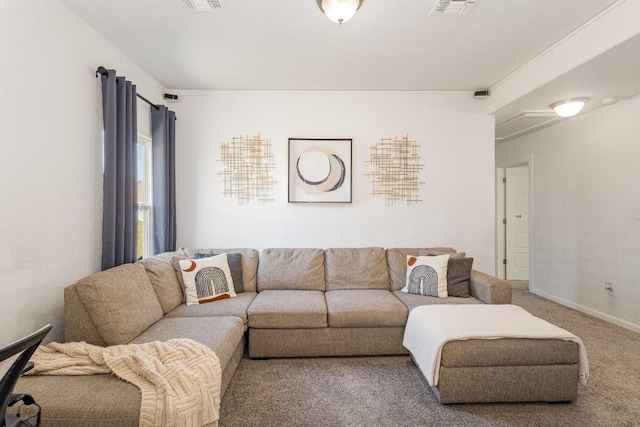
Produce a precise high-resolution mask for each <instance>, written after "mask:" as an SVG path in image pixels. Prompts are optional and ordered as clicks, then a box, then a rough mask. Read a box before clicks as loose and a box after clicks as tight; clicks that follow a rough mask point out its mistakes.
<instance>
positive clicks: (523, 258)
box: [505, 165, 529, 280]
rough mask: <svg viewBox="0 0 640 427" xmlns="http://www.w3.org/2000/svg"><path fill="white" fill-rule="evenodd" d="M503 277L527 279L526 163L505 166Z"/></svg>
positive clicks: (527, 170) (527, 181) (527, 196)
mask: <svg viewBox="0 0 640 427" xmlns="http://www.w3.org/2000/svg"><path fill="white" fill-rule="evenodd" d="M506 178H507V181H506V196H505V205H506V206H505V207H506V219H507V224H506V236H505V240H506V247H507V248H506V260H507V265H506V278H507V279H509V280H529V166H528V165H524V166H517V167H513V168H506Z"/></svg>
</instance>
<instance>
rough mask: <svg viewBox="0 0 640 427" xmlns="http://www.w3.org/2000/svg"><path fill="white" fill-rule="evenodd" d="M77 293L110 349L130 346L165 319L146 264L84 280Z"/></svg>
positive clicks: (112, 269) (101, 273)
mask: <svg viewBox="0 0 640 427" xmlns="http://www.w3.org/2000/svg"><path fill="white" fill-rule="evenodd" d="M75 289H76V293H77V295H78V297H79V299H80V301H81V302H82V304H83V305H84V306H85V307H86V309H87V312H88V313H89V315H90V316H91V320H92V321H93V323H94V325H95V326H96V329H97V330H98V332H99V333H100V335H102V338H103V339H104V341H105V343H107V345H118V344H126V343H128V342H129V341H131V340H132V339H133V338H135V337H137V336H138V335H140V334H141V333H142V332H143V331H144V330H145V329H147V328H148V327H149V326H151V325H153V324H154V323H156V322H157V321H158V320H160V319H161V318H162V314H163V312H162V306H161V305H160V302H159V301H158V297H157V296H156V292H155V291H154V290H153V285H152V284H151V282H150V281H149V276H147V271H146V269H145V267H144V266H143V265H142V264H139V263H136V264H123V265H120V266H118V267H114V268H111V269H109V270H105V271H102V272H100V273H96V274H93V275H91V276H88V277H85V278H84V279H80V280H79V281H78V283H77V285H76V288H75Z"/></svg>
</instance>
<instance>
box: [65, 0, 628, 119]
mask: <svg viewBox="0 0 640 427" xmlns="http://www.w3.org/2000/svg"><path fill="white" fill-rule="evenodd" d="M61 1H62V3H64V4H66V5H67V6H68V7H69V8H70V9H71V10H73V11H74V12H75V13H76V14H78V15H79V16H80V17H81V18H82V19H83V20H85V21H86V22H87V23H88V24H89V25H91V26H92V27H93V28H94V29H96V30H97V31H98V32H99V33H101V34H102V35H103V36H104V37H105V38H106V39H108V40H109V41H110V42H111V43H112V44H114V45H115V46H116V47H118V48H119V49H120V50H121V51H122V52H124V53H125V54H126V55H127V56H128V57H129V58H131V59H132V60H133V61H134V62H136V63H137V64H138V65H140V66H141V67H142V68H143V69H144V70H146V71H147V72H148V73H149V74H151V75H152V76H153V77H155V78H156V79H157V80H158V81H159V82H160V83H161V84H162V85H163V86H165V87H166V88H167V89H170V90H171V89H173V90H178V89H180V90H188V89H198V90H312V91H324V90H332V91H333V90H349V91H475V90H478V89H488V88H492V87H493V86H494V85H496V84H498V83H500V82H501V81H502V80H503V79H505V77H507V76H509V75H510V74H511V73H513V72H514V71H516V70H518V69H520V68H521V67H523V66H524V65H525V64H527V63H528V62H529V61H530V60H531V59H532V58H534V57H536V56H537V55H539V54H540V53H542V52H544V51H545V50H547V49H548V48H549V47H551V46H552V45H554V44H555V43H556V42H558V41H559V40H561V39H563V38H564V37H566V36H567V35H568V34H570V33H572V32H573V31H575V30H576V29H577V28H579V27H581V26H582V25H584V24H585V23H587V22H589V21H590V20H591V19H592V18H593V17H594V16H596V15H598V14H599V13H601V12H602V11H604V10H605V9H607V8H608V7H609V6H611V5H612V4H614V3H616V2H618V0H562V1H559V0H476V5H475V7H474V8H473V10H472V11H471V13H470V14H469V15H467V16H431V15H430V12H431V10H432V9H433V6H434V4H435V3H436V0H392V1H391V0H365V1H364V3H363V5H362V7H361V8H360V10H359V11H358V12H357V13H356V15H355V16H354V18H353V19H351V20H350V21H349V22H347V23H345V24H343V25H337V24H335V23H333V22H331V21H329V20H328V19H327V18H326V17H325V16H324V15H323V14H322V12H321V11H320V9H319V8H318V6H317V4H316V1H315V0H268V1H266V0H219V1H220V3H221V5H222V10H221V11H217V12H209V13H188V12H186V11H185V8H184V7H183V6H182V2H181V0H109V1H104V0H61ZM639 46H640V39H638V40H636V41H635V42H633V43H630V45H629V46H627V48H629V49H632V50H634V52H636V54H635V55H636V56H635V58H640V55H639V54H638V53H640V51H639V50H638V48H639ZM623 50H624V49H622V48H621V51H620V52H618V53H617V54H616V53H615V52H614V53H611V54H610V55H611V58H613V59H616V60H618V61H623V62H624V61H626V62H625V66H624V67H623V68H624V69H625V73H626V74H627V76H626V77H631V76H633V74H634V72H635V76H636V78H635V79H634V78H630V79H629V80H631V81H633V82H632V83H633V84H635V85H636V86H637V85H638V84H637V82H635V80H640V79H637V76H638V75H639V72H640V59H637V60H634V61H633V62H637V64H633V66H629V64H628V62H629V61H630V60H629V59H628V56H627V57H625V53H624V51H623ZM611 58H609V60H612V59H611ZM594 61H596V62H597V58H596V59H595V60H594ZM105 65H107V66H108V64H105ZM587 65H588V64H585V66H587ZM605 66H606V65H605ZM602 71H603V65H602V64H600V65H597V64H595V63H594V64H591V66H590V67H588V68H587V69H586V72H585V73H586V74H585V75H586V76H589V78H585V79H582V80H581V79H578V78H577V77H576V75H582V74H583V73H582V72H580V70H572V71H571V72H572V73H577V74H575V75H574V76H573V77H572V76H570V75H569V76H568V77H565V79H564V80H562V77H560V78H559V80H558V79H557V80H558V81H557V82H556V81H552V82H549V83H547V84H546V85H543V86H541V87H540V88H539V89H537V90H536V91H532V92H531V93H529V94H527V95H526V96H523V97H522V98H520V99H518V100H516V101H514V102H512V103H511V105H508V106H504V107H503V108H501V109H500V110H499V111H497V112H495V114H496V118H497V122H498V123H500V122H501V121H504V120H505V119H509V118H510V117H512V116H514V115H516V114H517V113H518V112H521V111H526V110H535V109H541V108H542V109H548V105H549V102H550V101H549V100H548V99H552V100H557V99H562V98H563V97H565V96H564V93H570V96H577V95H575V94H574V91H578V90H583V89H584V88H583V87H578V86H580V85H593V84H597V82H596V83H594V81H593V80H594V78H595V79H596V80H598V79H601V78H602V77H603V76H602V75H598V74H599V73H600V74H601V73H602ZM609 71H611V69H609ZM610 79H612V80H615V81H617V84H618V86H620V85H621V84H622V83H621V81H620V79H617V78H613V77H611V78H610ZM583 80H584V81H583ZM571 85H573V87H571V90H569V89H568V88H569V87H570V86H571ZM600 87H601V86H600ZM565 89H566V90H565ZM631 91H632V89H624V90H623V89H621V88H619V90H618V92H619V93H620V94H622V93H624V94H625V95H628V94H629V93H630V92H631ZM638 92H640V88H638V90H637V91H636V92H635V93H638ZM581 93H582V92H581ZM581 96H589V95H588V94H585V95H581ZM611 96H614V94H613V93H612V94H611ZM615 96H619V95H615ZM549 97H550V98H549Z"/></svg>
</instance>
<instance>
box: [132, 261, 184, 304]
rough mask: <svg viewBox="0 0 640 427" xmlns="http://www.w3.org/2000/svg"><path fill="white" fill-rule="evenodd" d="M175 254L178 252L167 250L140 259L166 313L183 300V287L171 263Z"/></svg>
mask: <svg viewBox="0 0 640 427" xmlns="http://www.w3.org/2000/svg"><path fill="white" fill-rule="evenodd" d="M175 254H176V252H165V253H163V254H159V255H156V256H152V257H149V258H143V259H141V260H140V261H138V263H140V264H142V265H143V266H144V268H145V269H146V270H147V275H148V276H149V280H150V281H151V284H152V285H153V289H154V290H155V291H156V295H157V297H158V301H160V305H161V306H162V312H163V313H164V314H167V313H168V312H170V311H171V310H173V309H174V308H176V307H177V306H179V305H180V304H182V301H183V292H182V287H181V286H180V282H179V281H178V276H177V275H176V272H175V270H174V269H173V265H172V264H171V258H172V257H173V256H175Z"/></svg>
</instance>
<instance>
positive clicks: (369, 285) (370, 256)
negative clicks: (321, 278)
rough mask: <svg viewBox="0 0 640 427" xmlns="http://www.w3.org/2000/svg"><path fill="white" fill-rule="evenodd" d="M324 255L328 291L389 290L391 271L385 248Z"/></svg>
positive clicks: (337, 250) (336, 250)
mask: <svg viewBox="0 0 640 427" xmlns="http://www.w3.org/2000/svg"><path fill="white" fill-rule="evenodd" d="M324 254H325V274H326V277H327V290H328V291H330V290H338V289H386V290H389V270H388V267H387V258H386V254H385V250H384V249H383V248H331V249H326V250H325V251H324Z"/></svg>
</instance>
